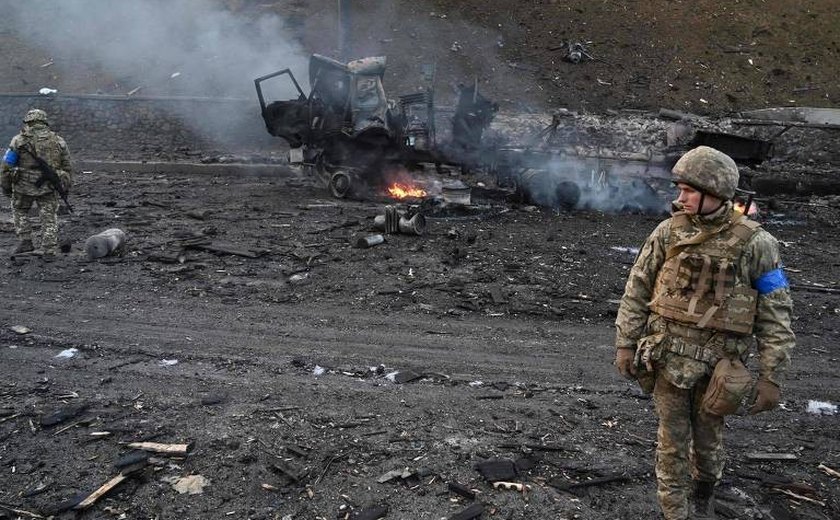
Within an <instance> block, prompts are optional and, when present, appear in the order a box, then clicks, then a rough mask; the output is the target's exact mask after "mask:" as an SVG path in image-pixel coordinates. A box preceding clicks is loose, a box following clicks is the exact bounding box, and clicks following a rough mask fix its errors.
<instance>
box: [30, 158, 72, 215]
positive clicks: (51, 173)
mask: <svg viewBox="0 0 840 520" xmlns="http://www.w3.org/2000/svg"><path fill="white" fill-rule="evenodd" d="M30 146H31V145H26V146H21V147H20V150H21V151H23V152H26V153H28V154H29V156H30V157H32V159H34V160H35V164H36V165H37V166H38V169H39V170H41V177H39V178H38V180H37V181H35V186H36V187H38V188H40V187H41V186H43V185H44V183H45V182H48V183H49V184H50V186H52V187H53V189H54V190H55V191H56V192H57V193H58V195H59V197H61V200H62V201H64V205H65V206H67V209H68V210H69V211H70V213H73V206H71V205H70V202H69V201H68V200H67V190H65V189H64V186H62V184H61V177H59V176H58V172H56V171H55V169H53V167H52V166H50V164H49V163H48V162H47V161H45V160H44V159H43V158H42V157H39V156H38V154H36V153H35V151H34V150H32V148H31V147H30Z"/></svg>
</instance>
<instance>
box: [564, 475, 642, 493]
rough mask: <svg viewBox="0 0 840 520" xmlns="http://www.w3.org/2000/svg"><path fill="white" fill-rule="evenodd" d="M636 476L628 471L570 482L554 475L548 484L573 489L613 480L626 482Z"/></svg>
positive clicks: (565, 489)
mask: <svg viewBox="0 0 840 520" xmlns="http://www.w3.org/2000/svg"><path fill="white" fill-rule="evenodd" d="M634 478H636V477H635V476H633V475H628V474H626V473H617V474H615V475H607V476H604V477H598V478H593V479H589V480H583V481H581V482H570V481H568V480H565V479H562V478H560V477H554V478H552V479H551V480H549V481H548V485H549V486H551V487H553V488H555V489H559V490H561V491H572V490H574V489H580V488H585V487H592V486H601V485H603V484H611V483H613V482H625V481H627V480H632V479H634Z"/></svg>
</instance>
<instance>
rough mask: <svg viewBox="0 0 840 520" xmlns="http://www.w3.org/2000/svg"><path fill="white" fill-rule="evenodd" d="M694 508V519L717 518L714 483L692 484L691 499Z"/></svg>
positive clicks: (698, 482) (701, 482) (696, 482)
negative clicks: (692, 493)
mask: <svg viewBox="0 0 840 520" xmlns="http://www.w3.org/2000/svg"><path fill="white" fill-rule="evenodd" d="M691 499H692V500H691V501H692V502H693V506H694V518H696V519H698V520H700V519H703V520H707V519H712V520H714V519H715V518H717V517H716V516H715V483H714V482H705V481H700V480H698V481H695V482H694V496H692V497H691Z"/></svg>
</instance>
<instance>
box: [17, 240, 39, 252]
mask: <svg viewBox="0 0 840 520" xmlns="http://www.w3.org/2000/svg"><path fill="white" fill-rule="evenodd" d="M34 250H35V246H33V245H32V240H21V241H20V242H19V243H18V245H17V247H16V248H15V250H14V251H13V252H12V254H13V255H20V254H23V253H29V252H31V251H34Z"/></svg>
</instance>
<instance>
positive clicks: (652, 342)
mask: <svg viewBox="0 0 840 520" xmlns="http://www.w3.org/2000/svg"><path fill="white" fill-rule="evenodd" d="M666 339H667V337H666V336H665V334H661V333H660V334H651V335H650V336H645V337H644V338H642V339H640V340H639V341H638V343H637V344H636V358H635V360H634V364H635V366H636V381H637V382H638V383H639V387H640V388H641V389H642V392H644V393H646V394H650V393H652V392H653V387H654V386H655V385H656V369H655V367H654V363H655V362H656V360H658V359H659V358H660V357H661V355H662V345H663V344H664V342H665V341H666Z"/></svg>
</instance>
